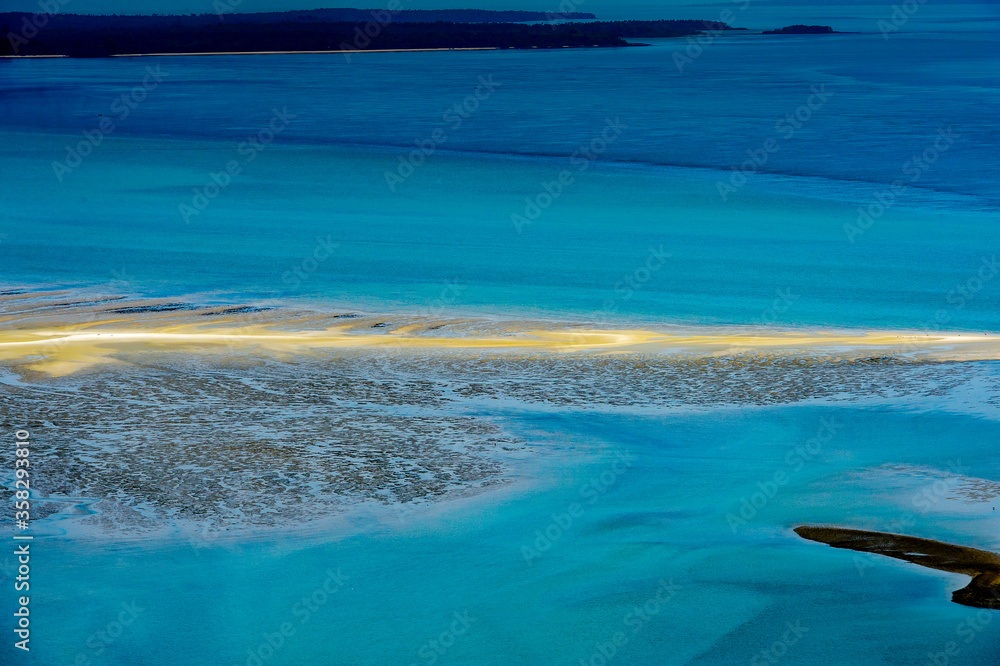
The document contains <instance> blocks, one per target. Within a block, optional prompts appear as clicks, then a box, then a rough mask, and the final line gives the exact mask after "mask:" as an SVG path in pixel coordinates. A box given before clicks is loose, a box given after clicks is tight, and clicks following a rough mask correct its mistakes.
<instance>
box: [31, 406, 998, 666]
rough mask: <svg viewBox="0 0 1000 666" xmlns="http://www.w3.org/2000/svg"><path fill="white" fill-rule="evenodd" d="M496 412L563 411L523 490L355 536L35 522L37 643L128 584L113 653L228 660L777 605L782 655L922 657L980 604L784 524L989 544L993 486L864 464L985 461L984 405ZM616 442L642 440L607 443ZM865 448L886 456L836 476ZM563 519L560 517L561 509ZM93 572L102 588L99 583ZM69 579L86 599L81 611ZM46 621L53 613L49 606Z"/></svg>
mask: <svg viewBox="0 0 1000 666" xmlns="http://www.w3.org/2000/svg"><path fill="white" fill-rule="evenodd" d="M510 419H511V427H512V428H514V429H515V430H516V429H518V428H519V427H521V428H524V432H530V431H538V430H541V431H545V432H549V433H558V434H552V435H550V437H551V439H550V440H549V442H548V443H547V446H548V449H549V450H548V451H547V452H546V453H545V454H543V459H544V462H543V463H542V465H541V466H540V467H539V468H538V469H537V472H536V473H534V474H532V475H530V477H528V478H524V479H522V481H521V487H520V488H519V490H518V492H517V493H506V494H505V493H500V495H499V497H493V498H490V497H489V496H481V497H479V498H476V499H475V500H473V501H468V502H466V503H464V504H463V503H459V504H458V505H457V506H453V507H450V508H445V509H444V510H442V511H433V512H431V513H429V514H427V515H425V514H423V513H422V512H421V511H416V512H414V513H412V514H407V515H403V516H399V515H395V514H392V515H390V517H388V518H386V519H384V520H382V521H376V522H373V523H367V524H366V523H365V521H364V520H363V519H362V518H361V517H358V518H357V519H356V520H357V523H356V524H355V526H354V528H355V529H362V530H363V532H362V533H361V534H356V535H354V536H351V535H350V534H346V533H344V529H345V528H344V526H343V525H340V526H339V528H337V529H333V528H331V530H330V532H329V533H328V534H326V535H324V534H323V533H313V534H308V535H301V534H298V535H296V536H295V537H294V538H290V537H280V538H277V539H273V538H265V539H261V540H251V541H235V542H232V543H228V544H227V543H226V542H225V540H220V541H219V542H216V543H211V544H209V545H207V546H206V547H196V546H199V545H202V544H195V545H191V544H189V543H187V542H181V543H179V544H170V543H158V544H148V543H122V544H108V543H95V542H86V541H84V542H79V543H75V544H74V543H66V542H62V543H60V542H51V543H42V544H40V545H44V546H46V549H45V550H42V551H41V552H42V553H43V555H42V557H41V558H40V562H41V564H40V568H42V570H44V571H45V572H46V573H45V578H46V580H45V586H44V589H43V590H42V591H41V592H40V594H39V596H38V597H37V599H38V602H37V603H38V607H39V609H40V610H39V613H38V623H39V626H40V627H43V629H42V630H40V632H39V640H40V641H43V642H45V643H46V644H48V645H52V646H58V652H53V653H50V655H51V656H52V657H53V658H52V660H51V661H43V662H39V663H71V660H72V658H73V657H74V655H75V653H76V652H83V653H86V654H88V655H90V656H93V651H91V650H90V649H88V648H86V646H85V643H86V640H87V637H88V636H90V635H91V633H92V632H94V631H99V630H102V629H103V628H104V625H105V624H106V623H108V622H110V621H113V619H114V618H115V616H116V615H117V613H118V611H119V609H120V604H121V602H122V601H128V602H130V603H131V601H132V600H133V599H134V600H135V602H136V603H137V604H138V606H139V607H141V608H144V609H145V610H144V611H143V612H142V613H141V614H140V617H139V619H138V620H137V621H136V623H135V625H134V627H130V628H129V629H127V630H126V632H125V633H124V634H123V635H122V637H121V638H120V639H118V640H116V641H115V642H114V644H112V645H111V646H110V647H109V648H108V651H107V653H106V655H105V656H104V658H105V659H106V660H107V663H137V664H158V663H194V662H195V661H197V660H199V659H200V660H206V661H207V662H210V663H226V664H228V663H233V664H236V663H239V664H243V663H247V662H246V660H247V658H248V656H247V654H246V652H245V651H246V649H254V650H256V649H258V647H259V645H260V644H261V643H264V642H265V638H264V635H265V634H271V633H274V632H276V631H279V627H280V625H281V624H282V622H285V621H289V622H291V623H292V625H293V626H294V627H295V633H294V634H293V635H291V636H289V637H288V639H287V643H286V644H284V646H283V647H282V648H281V649H279V650H278V652H277V653H276V654H275V656H274V657H273V658H272V659H271V660H269V661H268V662H267V663H287V664H292V663H358V664H380V663H403V664H408V663H431V660H430V659H429V658H427V654H435V655H436V657H437V659H435V660H434V661H438V660H439V661H440V663H484V664H492V663H497V664H500V663H511V662H513V663H539V662H544V663H573V664H575V663H579V662H578V660H579V659H584V660H586V661H588V662H589V660H590V659H591V655H592V653H598V654H599V652H598V650H599V649H600V648H599V647H598V646H597V644H599V643H602V644H603V643H607V642H608V641H609V640H611V637H612V636H613V635H614V633H615V632H617V631H623V632H625V633H626V634H627V635H628V637H629V640H628V642H627V643H626V644H625V645H623V646H621V647H620V648H618V655H617V656H616V660H617V661H620V662H621V663H637V664H645V663H734V662H749V661H750V659H752V658H753V656H754V654H755V653H756V652H758V651H759V650H764V649H766V648H769V647H770V646H771V645H772V644H773V642H774V641H779V640H781V637H782V635H783V634H785V632H786V631H787V627H786V624H785V623H786V622H791V623H793V625H794V624H796V623H799V624H798V625H796V626H801V627H805V628H806V629H807V630H808V631H806V632H805V633H803V634H802V638H801V640H800V641H798V642H797V643H796V644H795V645H792V646H790V647H789V648H788V653H787V655H784V658H783V661H786V662H788V663H803V664H805V663H815V662H816V661H817V659H822V660H823V661H826V662H828V663H859V662H865V663H918V662H922V661H924V660H925V658H926V653H927V652H929V651H936V650H937V649H939V646H943V645H944V644H945V643H946V642H947V641H950V640H956V629H957V627H959V626H960V625H961V624H962V623H963V622H965V621H966V620H968V619H969V618H974V617H975V615H976V611H975V609H969V608H964V607H961V606H957V605H955V604H951V603H950V602H949V596H950V591H951V590H952V589H955V588H957V587H958V586H960V585H964V582H962V583H959V582H958V581H957V580H956V579H961V578H963V577H960V576H952V575H948V574H940V573H938V572H929V571H926V570H921V569H920V568H918V567H914V566H912V565H905V564H902V563H898V562H894V561H891V560H886V559H884V558H876V557H867V558H865V559H864V560H863V561H862V564H861V565H860V566H859V564H858V560H856V558H854V557H853V555H852V554H851V553H845V552H843V551H836V550H834V549H830V548H827V547H825V546H820V545H817V544H814V543H811V542H806V541H804V540H801V539H799V538H798V537H796V536H795V535H794V534H792V533H791V531H790V530H789V526H791V525H794V524H798V523H802V522H820V523H822V522H834V523H848V524H853V525H858V526H866V525H885V524H887V522H891V521H909V523H910V525H909V527H908V530H909V531H910V532H914V533H920V534H922V535H925V536H929V537H935V538H940V539H944V540H949V539H951V540H956V539H959V540H962V541H963V543H966V544H968V545H975V546H979V547H986V548H996V546H997V541H996V533H997V520H998V519H997V518H995V513H994V512H992V511H991V510H990V505H989V503H982V502H979V503H967V502H966V501H964V500H962V499H947V498H941V499H940V501H939V502H935V503H934V504H933V505H932V506H931V508H930V509H928V510H927V511H922V510H920V509H918V508H917V507H916V506H915V504H914V503H913V501H912V498H913V497H917V496H919V495H920V494H921V493H922V492H923V491H925V490H928V489H932V488H933V485H932V483H931V482H930V481H929V480H928V479H926V478H922V477H921V476H920V475H919V474H915V473H910V474H908V473H906V472H895V473H893V472H889V471H884V470H881V471H880V470H879V466H880V465H881V463H882V462H884V461H886V460H893V461H897V462H899V461H904V462H907V463H909V464H912V465H914V466H931V467H935V468H942V469H947V468H948V466H949V464H951V463H953V462H954V461H955V460H956V459H957V458H961V460H962V461H963V465H967V466H968V468H967V469H966V470H964V473H965V474H967V475H969V476H976V475H978V474H990V473H991V470H992V469H995V467H994V465H995V464H996V454H995V452H994V451H993V450H992V448H993V447H992V445H991V443H992V442H995V441H996V437H997V432H996V429H997V424H996V422H995V421H992V420H990V421H982V420H976V419H970V418H968V417H965V416H960V415H944V414H937V415H933V414H929V415H923V416H917V417H915V416H914V415H913V414H912V413H909V412H907V411H902V410H897V409H891V408H886V407H875V406H873V407H870V408H858V407H848V408H836V407H829V406H815V407H806V406H803V407H794V408H792V407H784V408H765V409H731V410H726V409H724V410H718V411H716V412H712V413H689V414H684V415H675V416H663V417H638V416H634V415H633V416H628V415H622V414H618V415H579V414H577V415H573V418H572V419H569V418H566V417H564V416H546V415H537V414H536V415H530V414H512V415H510ZM821 419H825V420H830V419H832V420H833V422H834V423H837V424H839V425H840V426H841V428H840V429H839V430H838V431H837V432H836V436H834V437H833V438H832V439H831V440H830V441H829V442H828V443H827V444H825V445H823V446H822V450H821V451H820V452H819V453H818V454H817V455H816V456H815V458H813V459H812V460H810V461H808V462H807V463H806V464H805V465H804V466H802V467H801V469H799V470H798V471H796V470H795V467H796V466H790V465H789V464H788V463H787V462H785V460H784V458H785V456H786V453H787V452H788V451H789V450H790V449H793V448H794V447H796V446H801V445H802V444H803V443H805V442H806V441H808V440H809V439H811V438H813V437H814V436H815V435H816V434H817V431H818V430H819V429H820V428H821V425H820V424H821ZM958 429H961V431H962V432H963V433H964V437H963V443H962V444H960V445H959V444H956V445H955V446H952V447H950V448H949V450H948V451H947V452H942V451H941V450H940V437H941V435H942V434H947V433H951V432H954V431H956V430H958ZM557 448H558V450H555V449H557ZM623 453H624V454H626V455H627V456H632V457H634V460H632V459H631V458H626V459H625V460H628V463H627V465H628V466H627V467H623V466H622V465H618V466H616V467H613V466H612V465H613V463H614V461H615V460H616V458H618V456H619V455H621V454H623ZM613 469H617V470H618V471H619V473H616V472H613V471H611V470H613ZM737 470H738V471H737ZM781 470H785V471H787V472H788V473H789V475H790V477H791V481H790V482H789V483H788V484H787V485H784V486H781V487H780V488H779V490H778V491H777V492H776V493H775V494H774V496H773V497H772V498H770V499H769V501H768V502H767V504H766V505H765V506H763V507H762V508H761V509H760V510H759V511H758V512H757V514H756V515H755V516H753V517H752V518H751V519H750V520H749V521H747V523H746V524H745V525H739V526H738V527H737V528H736V529H735V531H734V530H733V529H731V527H730V524H729V523H728V521H727V514H729V513H734V512H738V511H739V506H740V499H741V498H742V497H750V496H751V495H752V494H753V493H754V492H757V485H756V484H757V482H758V481H760V482H764V483H766V482H767V481H768V480H769V479H771V478H773V475H774V472H776V471H781ZM863 470H876V472H877V473H876V474H875V475H874V476H873V477H872V478H869V479H867V480H866V481H863V482H860V481H859V482H855V483H851V484H845V483H843V479H844V478H845V476H846V475H850V474H851V473H852V472H857V471H863ZM609 472H611V473H610V475H609ZM602 475H604V479H603V481H602V480H601V477H602ZM887 477H888V478H893V477H895V478H896V481H897V482H899V483H901V484H902V485H903V486H904V489H905V490H904V492H903V493H901V494H900V496H897V497H885V496H882V495H880V494H879V488H880V487H882V485H883V484H884V483H885V481H886V478H887ZM609 480H610V483H608V481H609ZM953 487H954V486H949V490H951V489H952V488H953ZM601 489H603V490H605V492H599V490H601ZM949 494H950V493H949ZM592 497H594V498H595V499H594V501H593V502H592V503H591V501H590V500H591V498H592ZM574 503H579V504H580V505H581V507H582V508H581V509H580V510H579V511H576V512H575V513H576V517H575V518H572V519H571V520H569V521H568V522H567V519H566V517H565V516H563V515H562V514H565V513H567V512H568V511H569V510H570V506H571V505H572V504H574ZM994 503H995V500H994ZM553 515H556V516H557V517H556V518H553ZM557 521H561V522H562V524H563V525H566V527H565V529H564V528H562V527H559V528H558V529H553V528H552V525H558V522H557ZM536 530H537V531H538V532H543V533H544V532H546V531H549V534H550V536H553V535H554V539H552V540H551V541H550V545H548V547H547V549H545V550H538V551H535V553H536V554H537V556H535V555H532V556H531V557H530V562H531V563H530V564H528V562H527V560H526V558H525V556H524V552H523V551H522V548H523V547H527V548H532V549H534V548H535V547H536V546H537V547H542V548H545V547H546V545H547V544H546V543H545V542H544V541H543V542H538V543H536V540H537V539H538V535H537V533H536ZM338 532H339V533H338ZM330 536H333V537H334V538H333V539H330ZM57 544H58V550H56V549H55V548H54V547H56V546H57ZM50 558H51V560H52V562H51V563H50V564H47V562H48V561H49V559H50ZM57 562H58V566H56V564H57ZM330 568H332V569H333V572H334V573H337V572H338V571H339V573H341V574H342V575H343V576H344V577H346V578H345V580H346V582H345V583H344V585H343V587H341V588H339V589H337V591H336V592H334V593H332V594H330V595H329V599H328V601H327V602H326V603H324V604H322V605H319V604H318V603H317V605H316V609H317V610H315V612H310V613H309V614H308V616H307V615H306V614H305V612H304V611H303V610H302V609H303V608H304V607H303V606H301V605H300V606H298V607H296V604H297V603H299V602H300V600H301V598H302V597H303V596H310V595H312V593H313V592H314V591H315V590H316V589H317V588H319V587H321V586H322V585H323V583H324V581H325V579H326V578H327V575H328V574H327V569H330ZM94 577H99V578H100V579H101V580H102V581H104V585H103V586H102V589H100V590H94V589H93V588H92V586H91V585H92V583H91V581H92V580H93V579H94ZM661 579H665V580H666V581H667V582H668V583H672V584H673V585H674V586H677V589H676V591H675V592H674V595H673V597H672V598H670V599H669V601H667V602H666V603H664V604H663V605H662V607H661V610H659V611H658V612H656V613H655V614H651V615H649V616H648V621H646V620H647V616H643V615H635V614H634V606H635V605H636V604H639V605H642V604H644V603H645V602H646V601H648V600H649V599H650V598H654V597H655V595H656V592H657V589H658V588H659V586H660V585H661V582H660V581H661ZM671 589H673V588H671ZM56 591H58V592H56ZM81 599H85V600H86V603H87V604H88V606H89V607H90V608H91V609H92V612H91V613H90V614H89V615H88V616H83V615H81V614H79V613H77V612H75V611H74V609H76V608H78V604H79V603H80V600H81ZM317 599H322V595H317ZM848 604H849V605H848ZM653 607H655V605H654V606H653ZM630 611H633V615H629V613H630ZM456 612H458V613H459V614H460V615H461V614H465V613H466V612H468V615H469V617H471V618H473V619H474V620H475V622H473V623H472V624H471V626H470V627H469V629H468V631H467V632H464V633H461V634H460V635H458V636H457V637H456V638H455V640H454V645H452V646H450V647H449V648H448V649H447V650H444V651H443V653H440V652H438V653H435V652H433V648H432V651H431V652H426V650H425V652H424V653H423V654H420V650H421V648H422V647H425V648H426V646H427V645H428V642H429V641H431V640H433V639H434V638H436V637H440V635H441V634H442V633H445V632H447V631H449V630H450V628H451V627H452V625H453V622H454V613H456ZM847 615H849V616H850V619H849V620H846V617H845V616H847ZM57 618H58V620H57ZM70 618H72V619H70ZM845 620H846V621H845ZM629 621H630V622H629ZM57 625H58V626H59V628H60V629H59V632H58V635H55V634H49V631H48V630H46V629H45V627H54V626H57ZM458 626H459V627H461V625H458ZM963 626H964V625H963ZM180 636H183V637H184V639H183V640H177V638H178V637H180ZM388 636H391V637H392V639H391V640H386V637H388ZM974 636H975V639H974V640H973V641H972V642H970V643H968V644H966V643H965V642H964V641H963V642H961V643H960V644H961V646H962V654H961V658H960V659H956V661H955V663H967V664H974V663H986V661H988V655H991V654H995V653H996V650H997V648H998V643H997V639H996V634H995V632H993V631H992V628H990V630H988V631H984V632H976V633H975V634H974ZM450 640H451V639H450V638H448V637H445V639H444V642H445V643H448V642H450ZM958 640H961V638H959V639H958ZM263 654H267V650H266V649H265V650H264V652H263ZM250 663H254V662H253V661H252V660H251V662H250ZM765 663H766V662H765Z"/></svg>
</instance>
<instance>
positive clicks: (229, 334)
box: [0, 318, 1000, 376]
mask: <svg viewBox="0 0 1000 666" xmlns="http://www.w3.org/2000/svg"><path fill="white" fill-rule="evenodd" d="M130 323H131V324H132V326H133V327H129V328H126V327H123V326H122V324H123V321H122V319H120V318H119V319H116V320H111V321H107V322H96V323H94V324H91V325H79V324H77V325H73V326H65V327H62V328H44V329H37V330H24V329H22V330H7V331H3V332H0V361H6V362H13V363H14V364H16V365H22V364H25V363H27V365H28V367H29V368H30V369H32V370H36V371H41V372H45V373H46V374H49V375H54V376H61V375H65V374H69V373H72V372H74V371H77V370H81V369H84V368H87V367H91V366H93V365H97V364H101V363H113V362H115V355H116V354H117V353H120V352H129V353H135V352H141V351H143V350H150V351H164V350H174V351H181V352H184V351H186V352H211V351H213V349H219V348H222V349H225V350H228V351H232V350H233V349H234V348H245V349H247V350H253V351H255V352H257V353H260V352H273V353H278V354H308V353H310V352H312V351H317V350H331V349H338V348H339V349H358V348H392V349H394V350H408V349H412V350H423V351H432V350H442V351H444V350H456V349H466V350H481V351H482V352H485V353H490V352H497V353H503V352H512V351H513V352H516V351H524V352H549V353H555V354H567V353H608V352H619V353H626V352H633V353H644V354H649V353H653V354H668V355H669V354H683V355H685V356H726V355H735V354H743V353H754V352H767V353H779V354H782V355H787V356H790V357H808V358H815V359H820V360H822V359H836V360H844V359H851V358H857V357H858V356H859V355H873V354H874V355H879V356H890V357H891V356H904V357H905V358H907V359H908V360H921V361H972V360H979V361H981V360H998V359H1000V336H992V335H965V334H961V335H960V334H950V333H947V334H915V333H905V332H886V331H875V332H872V331H866V332H858V333H841V332H828V331H815V332H812V333H808V334H804V333H798V332H796V333H790V332H781V331H775V332H770V333H766V334H748V333H746V332H740V331H734V332H725V331H721V330H713V331H712V332H711V333H708V332H706V333H694V332H690V333H665V332H659V331H652V330H597V329H586V328H568V329H561V328H554V329H537V328H526V329H523V330H516V329H515V330H512V331H510V332H508V333H507V334H504V335H475V334H469V335H450V336H445V335H440V334H438V335H434V334H431V333H429V332H428V329H429V328H435V331H434V332H435V333H436V332H438V330H439V327H432V326H428V325H426V324H424V325H419V326H418V325H413V324H410V325H407V326H405V327H403V328H401V329H399V330H391V329H390V330H388V331H384V332H383V331H378V332H373V331H370V330H363V329H361V330H359V327H358V325H356V324H347V325H341V326H334V327H329V328H325V329H323V330H296V331H286V330H277V329H275V328H272V327H266V326H249V327H239V328H234V327H220V326H218V325H200V324H176V325H172V326H157V327H150V328H135V327H134V326H135V325H136V324H138V323H140V322H136V321H132V322H130ZM283 323H284V324H285V325H287V324H288V323H289V322H283ZM387 326H388V325H387ZM375 330H378V329H375Z"/></svg>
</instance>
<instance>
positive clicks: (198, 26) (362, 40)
mask: <svg viewBox="0 0 1000 666" xmlns="http://www.w3.org/2000/svg"><path fill="white" fill-rule="evenodd" d="M335 11H344V10H321V12H335ZM352 11H361V10H352ZM461 11H466V10H461ZM363 13H365V14H366V15H368V16H369V17H371V12H363ZM403 13H404V12H398V13H397V14H403ZM432 13H433V12H432ZM289 14H290V15H293V17H294V18H293V20H282V19H283V17H285V16H286V15H289ZM303 14H305V15H309V16H310V17H315V16H316V12H278V13H268V14H251V15H236V14H231V15H226V16H225V17H224V19H223V20H220V17H218V16H215V15H191V16H78V15H53V16H48V17H47V20H46V22H45V24H44V25H42V26H40V27H39V26H34V29H29V28H27V27H26V26H25V23H24V22H25V21H30V20H31V17H32V15H30V14H0V26H3V33H2V34H3V36H4V37H5V39H3V40H2V42H0V47H6V49H5V50H6V52H7V53H15V54H17V55H69V56H78V57H98V56H106V55H114V54H121V53H198V52H227V51H334V50H342V49H357V50H363V49H427V48H471V47H495V48H515V49H526V48H559V47H583V46H628V45H629V43H628V42H627V41H626V38H627V37H678V36H683V35H690V34H695V33H698V32H701V31H703V30H727V29H730V28H729V26H727V25H726V24H724V23H718V22H715V21H613V22H598V21H595V22H582V23H558V24H557V23H537V24H526V23H459V22H454V21H437V22H419V21H413V20H410V21H399V20H397V19H396V16H397V14H392V15H390V14H389V12H387V11H386V12H384V14H383V15H382V19H383V20H376V19H375V18H371V19H370V20H369V21H366V22H357V21H322V20H313V18H308V19H302V18H301V17H302V15H303ZM262 16H264V17H271V19H272V20H270V21H266V22H264V21H259V20H258V19H259V17H262ZM387 16H388V20H386V17H387ZM247 17H252V20H247ZM35 18H36V20H37V15H35Z"/></svg>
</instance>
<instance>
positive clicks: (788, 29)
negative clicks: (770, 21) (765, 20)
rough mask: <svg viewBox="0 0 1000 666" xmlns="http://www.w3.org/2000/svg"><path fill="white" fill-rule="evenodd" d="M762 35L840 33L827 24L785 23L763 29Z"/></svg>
mask: <svg viewBox="0 0 1000 666" xmlns="http://www.w3.org/2000/svg"><path fill="white" fill-rule="evenodd" d="M761 34H762V35H836V34H840V33H838V32H837V31H836V30H834V29H833V28H831V27H830V26H828V25H786V26H785V27H784V28H778V29H777V30H765V31H764V32H762V33H761Z"/></svg>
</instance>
